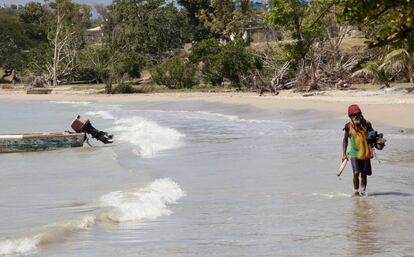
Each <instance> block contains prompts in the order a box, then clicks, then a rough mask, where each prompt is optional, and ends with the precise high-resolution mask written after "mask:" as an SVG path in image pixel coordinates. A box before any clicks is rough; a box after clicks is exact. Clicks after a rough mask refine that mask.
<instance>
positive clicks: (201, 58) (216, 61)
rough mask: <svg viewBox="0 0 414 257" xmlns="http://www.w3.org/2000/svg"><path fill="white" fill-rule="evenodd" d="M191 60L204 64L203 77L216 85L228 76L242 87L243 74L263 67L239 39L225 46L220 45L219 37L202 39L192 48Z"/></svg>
mask: <svg viewBox="0 0 414 257" xmlns="http://www.w3.org/2000/svg"><path fill="white" fill-rule="evenodd" d="M190 60H191V61H192V62H194V63H201V64H202V69H201V71H202V73H203V79H204V80H205V82H208V83H211V84H213V85H214V86H217V85H221V84H222V83H223V81H224V79H225V78H226V79H228V80H230V82H231V83H232V85H233V86H237V87H240V78H241V77H242V76H243V75H246V74H248V73H250V71H252V70H254V69H260V68H261V64H260V62H259V61H258V59H257V58H255V57H254V55H253V54H252V53H251V52H250V51H249V50H248V49H246V47H245V46H244V42H243V41H238V40H236V41H233V42H229V43H228V44H227V45H225V46H220V42H219V41H218V40H217V39H208V40H204V41H201V42H199V43H198V44H196V45H194V47H193V49H192V50H191V55H190Z"/></svg>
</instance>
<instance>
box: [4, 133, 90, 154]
mask: <svg viewBox="0 0 414 257" xmlns="http://www.w3.org/2000/svg"><path fill="white" fill-rule="evenodd" d="M85 137H86V136H85V133H67V132H63V133H24V134H7V135H2V134H0V153H15V152H33V151H46V150H54V149H59V148H69V147H81V146H83V142H84V141H85Z"/></svg>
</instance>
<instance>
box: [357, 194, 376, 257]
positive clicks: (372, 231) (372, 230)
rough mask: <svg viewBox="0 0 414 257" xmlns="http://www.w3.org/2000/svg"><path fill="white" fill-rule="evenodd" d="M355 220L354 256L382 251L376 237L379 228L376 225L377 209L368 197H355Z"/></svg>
mask: <svg viewBox="0 0 414 257" xmlns="http://www.w3.org/2000/svg"><path fill="white" fill-rule="evenodd" d="M352 218H353V221H354V223H353V224H352V225H351V227H350V228H351V234H350V238H351V240H352V241H353V242H354V243H355V244H354V246H355V247H354V250H353V254H351V255H352V256H367V255H371V254H375V253H380V252H381V247H380V243H379V242H378V239H377V238H376V235H377V232H378V229H377V228H376V227H375V224H376V223H377V221H376V219H375V218H376V210H375V209H374V208H372V206H371V205H370V204H369V203H368V199H366V198H364V197H358V198H357V199H355V203H354V209H353V216H352Z"/></svg>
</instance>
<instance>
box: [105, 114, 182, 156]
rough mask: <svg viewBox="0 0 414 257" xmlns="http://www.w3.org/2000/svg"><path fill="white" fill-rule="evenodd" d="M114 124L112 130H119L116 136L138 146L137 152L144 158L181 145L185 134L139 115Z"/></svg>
mask: <svg viewBox="0 0 414 257" xmlns="http://www.w3.org/2000/svg"><path fill="white" fill-rule="evenodd" d="M114 125H115V127H114V128H112V129H111V130H112V131H114V132H117V134H116V138H117V139H118V140H120V141H124V142H128V143H131V144H132V145H134V146H135V147H137V149H136V150H137V152H138V153H139V155H140V156H142V157H144V158H147V157H152V156H154V155H156V154H157V153H159V152H161V151H164V150H168V149H173V148H176V147H179V146H180V145H181V138H182V137H183V136H184V135H183V134H181V133H180V132H178V131H176V130H175V129H171V128H167V127H163V126H160V125H158V124H157V123H155V122H152V121H148V120H146V119H143V118H141V117H138V116H134V117H131V118H125V119H120V120H117V121H115V122H114Z"/></svg>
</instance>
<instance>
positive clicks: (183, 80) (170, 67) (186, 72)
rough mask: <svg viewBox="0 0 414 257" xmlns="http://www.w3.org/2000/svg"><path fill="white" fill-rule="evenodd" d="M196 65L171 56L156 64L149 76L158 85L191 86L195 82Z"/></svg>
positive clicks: (172, 86)
mask: <svg viewBox="0 0 414 257" xmlns="http://www.w3.org/2000/svg"><path fill="white" fill-rule="evenodd" d="M196 71H197V69H196V67H195V66H194V64H192V63H190V62H188V61H187V60H184V59H183V58H181V57H177V56H176V57H172V58H169V59H166V60H165V61H164V62H162V63H160V64H158V65H157V66H156V67H155V68H154V69H153V70H152V71H151V77H152V79H153V80H154V82H155V83H157V84H158V85H164V86H167V87H168V88H191V87H193V86H194V85H195V84H196V83H197V79H196Z"/></svg>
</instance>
